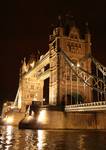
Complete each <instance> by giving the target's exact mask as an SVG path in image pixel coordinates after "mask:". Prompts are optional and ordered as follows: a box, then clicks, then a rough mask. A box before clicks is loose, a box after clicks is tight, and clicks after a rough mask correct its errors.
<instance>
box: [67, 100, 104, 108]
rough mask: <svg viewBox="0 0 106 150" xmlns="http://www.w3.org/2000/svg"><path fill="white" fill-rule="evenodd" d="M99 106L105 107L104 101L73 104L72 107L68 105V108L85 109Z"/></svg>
mask: <svg viewBox="0 0 106 150" xmlns="http://www.w3.org/2000/svg"><path fill="white" fill-rule="evenodd" d="M99 105H106V101H99V102H91V103H83V104H74V105H69V106H70V107H85V106H99ZM67 106H68V105H67Z"/></svg>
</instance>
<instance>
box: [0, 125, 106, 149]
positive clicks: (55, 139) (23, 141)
mask: <svg viewBox="0 0 106 150" xmlns="http://www.w3.org/2000/svg"><path fill="white" fill-rule="evenodd" d="M0 150H106V131H103V130H101V131H100V130H99V131H96V130H34V131H33V130H19V129H18V128H14V127H12V126H3V127H0Z"/></svg>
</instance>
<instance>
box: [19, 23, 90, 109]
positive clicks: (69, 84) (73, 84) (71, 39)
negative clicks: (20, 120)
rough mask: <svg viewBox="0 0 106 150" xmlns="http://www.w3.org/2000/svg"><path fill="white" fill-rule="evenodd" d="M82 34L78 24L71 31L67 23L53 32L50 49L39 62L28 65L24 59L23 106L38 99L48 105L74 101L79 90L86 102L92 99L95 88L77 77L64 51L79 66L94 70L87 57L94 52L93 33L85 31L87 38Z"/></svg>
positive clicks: (21, 83)
mask: <svg viewBox="0 0 106 150" xmlns="http://www.w3.org/2000/svg"><path fill="white" fill-rule="evenodd" d="M80 37H81V36H80V33H79V29H78V28H77V27H76V26H75V25H73V26H70V30H69V33H68V35H66V34H65V29H64V28H63V27H60V26H59V27H56V28H55V29H54V30H53V34H52V35H51V36H50V43H49V51H48V52H47V53H46V54H45V55H43V56H41V57H40V59H39V61H38V62H34V61H33V63H31V64H27V65H26V63H25V60H24V63H23V66H22V76H21V80H20V86H21V92H22V107H24V106H25V107H26V105H29V104H31V103H32V101H35V100H36V101H40V102H41V103H44V104H45V105H48V104H50V105H60V104H64V103H67V104H71V103H75V102H70V101H71V100H70V99H68V97H72V96H73V95H74V96H75V94H77V96H78V95H80V96H82V97H83V100H84V101H83V102H91V101H92V91H91V89H90V88H89V87H85V86H84V83H83V82H81V81H80V80H79V79H77V77H76V75H75V73H73V71H72V70H71V69H70V67H69V66H68V65H67V63H66V62H65V60H64V56H63V55H62V54H61V51H64V52H65V53H66V54H67V56H68V57H69V58H70V59H71V60H72V61H73V62H74V63H76V64H77V67H81V68H83V69H84V70H86V71H87V72H91V61H90V60H89V59H87V58H86V57H85V56H86V55H87V54H88V53H91V47H90V46H91V41H90V33H89V32H87V33H85V37H84V38H83V39H82V38H80ZM83 59H84V60H83ZM83 76H84V74H83ZM85 79H86V76H85ZM72 101H73V99H72ZM79 102H81V101H79ZM79 102H78V103H79Z"/></svg>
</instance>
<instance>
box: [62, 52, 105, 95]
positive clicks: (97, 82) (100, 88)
mask: <svg viewBox="0 0 106 150" xmlns="http://www.w3.org/2000/svg"><path fill="white" fill-rule="evenodd" d="M61 53H62V55H63V56H64V59H65V61H66V62H67V64H68V65H69V66H70V68H71V69H72V71H73V72H74V74H75V75H76V76H77V77H78V78H79V79H80V80H81V81H82V82H83V83H84V84H85V85H87V86H89V87H91V88H92V89H94V90H96V91H97V92H100V93H103V94H104V95H106V90H104V88H105V87H106V83H105V81H104V80H103V79H102V78H99V77H98V76H96V75H92V74H91V73H89V72H87V71H86V70H84V69H83V68H81V67H79V66H77V65H76V64H75V63H74V62H73V61H72V60H71V59H70V58H69V57H68V56H67V54H66V53H65V52H64V51H63V50H62V51H61Z"/></svg>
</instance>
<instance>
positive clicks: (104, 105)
mask: <svg viewBox="0 0 106 150" xmlns="http://www.w3.org/2000/svg"><path fill="white" fill-rule="evenodd" d="M102 110H103V111H104V110H106V101H99V102H92V103H84V104H75V105H66V106H65V111H66V112H74V111H75V112H79V111H82V112H83V111H102Z"/></svg>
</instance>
